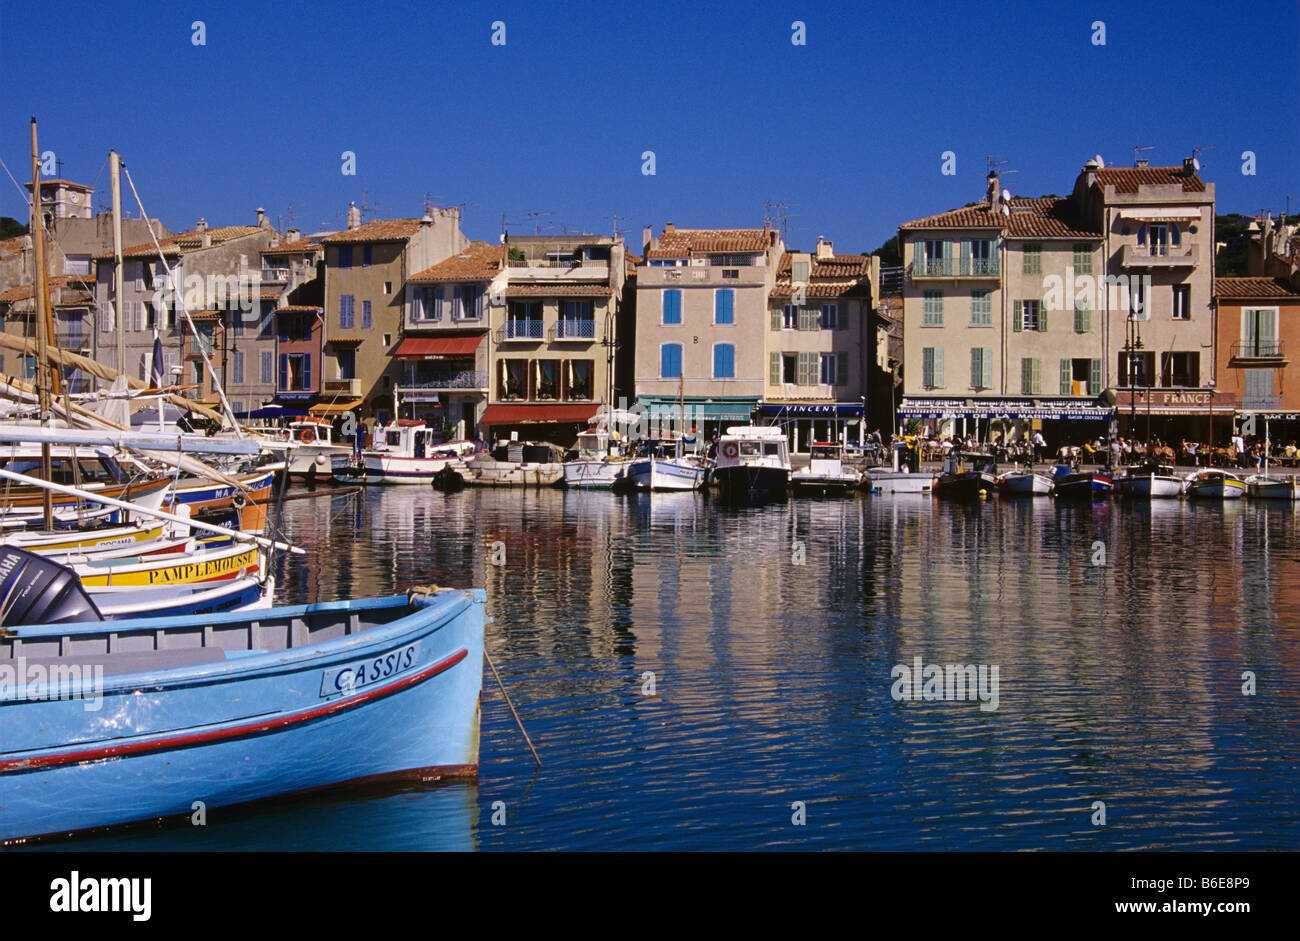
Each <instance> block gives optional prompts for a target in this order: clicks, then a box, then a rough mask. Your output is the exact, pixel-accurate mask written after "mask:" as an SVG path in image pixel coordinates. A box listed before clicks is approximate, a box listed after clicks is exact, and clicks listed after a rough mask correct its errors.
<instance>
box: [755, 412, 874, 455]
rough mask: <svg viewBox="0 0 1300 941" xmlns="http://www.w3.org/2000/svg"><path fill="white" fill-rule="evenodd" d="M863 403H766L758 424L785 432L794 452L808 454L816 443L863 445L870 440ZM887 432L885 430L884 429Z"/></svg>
mask: <svg viewBox="0 0 1300 941" xmlns="http://www.w3.org/2000/svg"><path fill="white" fill-rule="evenodd" d="M862 416H863V405H862V403H861V402H764V403H763V404H762V405H760V406H759V407H758V417H759V423H760V424H764V425H780V426H781V427H782V428H784V429H785V430H786V439H787V440H788V441H789V442H790V451H791V452H792V453H799V454H806V453H808V451H809V449H810V445H811V444H812V443H813V442H814V441H829V442H836V443H839V444H856V445H861V444H862V443H863V442H864V441H865V440H866V437H867V429H866V426H865V424H864V422H863V417H862ZM881 433H882V434H883V433H884V429H881Z"/></svg>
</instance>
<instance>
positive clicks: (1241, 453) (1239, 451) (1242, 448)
mask: <svg viewBox="0 0 1300 941" xmlns="http://www.w3.org/2000/svg"><path fill="white" fill-rule="evenodd" d="M1232 455H1233V459H1234V460H1235V462H1236V464H1237V466H1238V467H1245V466H1246V439H1245V438H1243V437H1242V436H1241V435H1240V434H1238V433H1235V432H1234V433H1233V436H1232Z"/></svg>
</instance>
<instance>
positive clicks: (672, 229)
mask: <svg viewBox="0 0 1300 941" xmlns="http://www.w3.org/2000/svg"><path fill="white" fill-rule="evenodd" d="M676 231H677V229H676V227H674V226H673V224H672V223H671V222H665V223H664V235H667V234H668V233H669V232H676Z"/></svg>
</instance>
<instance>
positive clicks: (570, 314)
mask: <svg viewBox="0 0 1300 941" xmlns="http://www.w3.org/2000/svg"><path fill="white" fill-rule="evenodd" d="M555 337H556V339H565V340H592V339H595V337H596V319H595V314H594V305H593V304H592V302H591V301H564V302H563V303H562V304H561V305H560V321H559V323H557V324H556V325H555Z"/></svg>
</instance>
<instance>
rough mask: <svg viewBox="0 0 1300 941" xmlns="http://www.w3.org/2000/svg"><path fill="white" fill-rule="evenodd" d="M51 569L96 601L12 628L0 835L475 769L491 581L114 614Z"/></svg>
mask: <svg viewBox="0 0 1300 941" xmlns="http://www.w3.org/2000/svg"><path fill="white" fill-rule="evenodd" d="M73 584H74V585H75V582H74V583H73ZM48 585H49V590H50V592H52V593H53V594H55V595H57V596H58V599H57V603H54V602H50V603H48V604H47V603H45V602H46V601H47V599H46V598H44V597H40V598H37V600H36V602H33V603H32V604H30V605H29V604H28V599H27V598H26V597H24V598H22V599H19V602H20V603H21V604H22V605H24V607H23V610H25V611H33V612H51V611H53V612H55V613H57V612H58V611H59V610H63V611H68V612H69V613H70V614H69V616H78V615H77V612H78V611H80V612H82V613H81V614H80V615H79V617H80V618H81V619H80V620H77V621H75V622H70V623H47V624H43V625H20V626H17V627H12V628H8V629H7V630H6V631H4V632H3V633H0V843H8V842H13V841H19V842H22V841H25V840H28V839H33V838H38V837H46V836H56V835H64V834H69V833H73V832H77V831H85V830H94V829H100V828H105V827H111V826H116V825H119V824H126V823H131V822H139V821H146V820H154V819H158V818H167V817H173V816H180V815H189V814H192V813H193V812H194V808H195V806H196V805H195V802H196V801H202V802H203V804H204V806H206V807H207V808H213V807H224V806H229V805H234V804H241V803H245V802H248V801H255V800H261V799H265V798H272V797H281V796H283V795H287V794H292V793H296V792H301V791H307V790H314V789H318V788H324V787H332V786H336V785H341V784H345V783H357V782H366V781H374V780H380V779H405V780H421V781H428V780H436V779H440V778H453V777H473V776H475V775H477V771H478V740H479V694H480V690H481V686H482V670H483V630H484V623H485V618H484V607H485V603H486V595H485V593H484V592H483V591H482V590H478V589H474V590H453V589H444V590H441V591H435V592H433V593H431V594H429V593H426V594H423V595H422V594H420V593H415V592H413V593H411V594H409V595H401V596H396V597H388V598H370V599H362V600H354V601H338V602H328V603H322V604H313V605H298V606H292V607H281V608H270V609H267V610H263V611H255V612H244V613H226V614H214V615H199V616H193V617H175V618H166V619H157V618H149V619H146V618H140V619H132V620H124V621H111V622H103V621H97V620H86V619H85V617H86V615H85V614H84V611H85V610H86V607H87V605H89V610H90V611H91V612H94V606H93V604H91V603H89V602H88V600H87V599H86V597H85V596H84V594H82V595H80V596H79V598H78V599H77V600H76V601H75V603H71V602H69V601H68V599H69V598H70V597H71V595H69V594H68V593H69V592H73V593H74V594H75V593H76V592H77V591H79V590H80V589H79V586H77V587H76V588H75V589H74V588H70V587H69V585H68V583H67V582H66V581H61V580H59V579H58V578H56V579H54V580H53V581H51V582H49V583H48ZM41 605H44V606H43V607H42V606H41ZM60 606H61V607H60ZM40 616H42V617H51V615H49V614H40Z"/></svg>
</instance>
